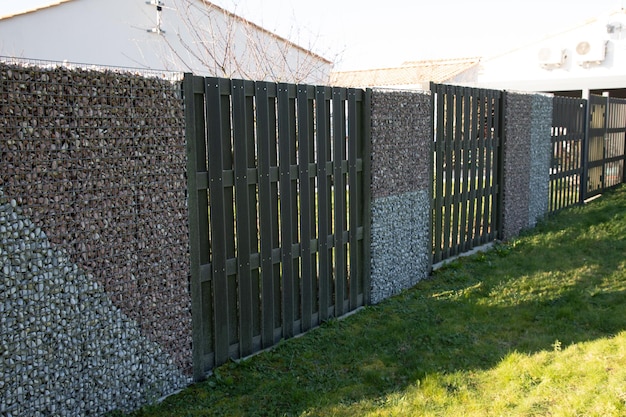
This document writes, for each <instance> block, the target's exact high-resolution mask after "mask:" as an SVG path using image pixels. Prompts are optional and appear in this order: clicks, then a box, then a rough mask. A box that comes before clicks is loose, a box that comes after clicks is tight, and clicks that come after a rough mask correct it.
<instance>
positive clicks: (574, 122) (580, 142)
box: [549, 97, 587, 212]
mask: <svg viewBox="0 0 626 417" xmlns="http://www.w3.org/2000/svg"><path fill="white" fill-rule="evenodd" d="M586 117H587V100H584V99H579V98H569V97H554V99H553V106H552V133H551V142H552V160H551V163H550V202H549V210H550V212H556V211H559V210H561V209H564V208H566V207H570V206H572V205H576V204H579V203H582V202H583V195H584V181H583V169H584V166H585V164H584V158H583V156H584V152H583V150H584V148H585V132H586V123H585V119H586Z"/></svg>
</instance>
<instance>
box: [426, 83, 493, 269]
mask: <svg viewBox="0 0 626 417" xmlns="http://www.w3.org/2000/svg"><path fill="white" fill-rule="evenodd" d="M431 96H432V100H433V106H432V108H433V123H434V142H433V143H434V152H433V154H434V171H433V172H434V190H433V236H432V242H433V263H437V262H439V261H441V260H443V259H446V258H449V257H451V256H454V255H457V254H460V253H462V252H466V251H468V250H471V249H472V248H474V247H476V246H480V245H483V244H485V243H488V242H490V241H493V240H495V239H496V238H497V237H498V235H499V232H500V231H499V228H500V227H501V224H500V223H501V220H500V219H501V216H500V207H501V201H500V200H501V193H500V181H501V180H500V177H501V169H502V168H501V159H502V158H501V155H500V150H501V146H500V144H501V138H502V132H501V129H502V123H501V117H502V92H501V91H495V90H484V89H475V88H467V87H458V86H451V85H441V84H431Z"/></svg>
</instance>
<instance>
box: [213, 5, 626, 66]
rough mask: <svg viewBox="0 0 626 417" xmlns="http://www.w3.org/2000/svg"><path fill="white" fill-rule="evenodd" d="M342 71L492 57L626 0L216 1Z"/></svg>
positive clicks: (576, 22) (612, 7) (579, 22)
mask: <svg viewBox="0 0 626 417" xmlns="http://www.w3.org/2000/svg"><path fill="white" fill-rule="evenodd" d="M213 2H214V3H216V4H218V5H220V6H222V7H224V8H226V9H229V10H233V11H234V12H235V13H237V14H239V15H241V16H244V17H245V18H247V19H249V20H251V21H253V22H255V23H257V24H260V25H261V26H263V27H265V28H267V29H269V30H273V31H275V32H276V33H278V34H280V35H282V36H285V37H287V38H289V39H291V40H293V41H295V42H296V43H298V44H300V45H302V46H304V47H310V49H312V50H314V51H315V52H318V53H320V54H321V55H322V56H325V57H326V58H328V59H330V60H333V61H335V68H336V69H339V70H350V69H365V68H384V67H389V66H394V65H399V64H401V63H402V62H404V61H411V60H420V59H435V58H454V57H470V56H484V57H487V56H490V55H493V54H495V53H497V52H502V51H504V50H509V49H512V48H511V46H515V45H519V44H520V43H521V44H523V43H524V42H525V41H526V40H533V39H537V38H543V37H544V36H545V35H548V34H551V33H554V32H556V31H559V30H563V29H566V28H570V27H573V26H576V25H578V24H581V23H583V22H585V21H586V20H588V19H590V18H594V17H602V16H603V15H604V16H606V14H607V12H609V11H612V10H615V11H616V10H619V9H620V8H621V7H622V4H623V3H626V2H625V1H624V0H518V1H511V0H430V1H420V0H384V1H373V0H213Z"/></svg>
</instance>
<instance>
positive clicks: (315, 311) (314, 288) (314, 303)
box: [305, 85, 320, 326]
mask: <svg viewBox="0 0 626 417" xmlns="http://www.w3.org/2000/svg"><path fill="white" fill-rule="evenodd" d="M306 90H307V97H308V103H309V111H308V114H307V117H308V118H309V121H308V123H307V125H308V128H309V133H308V137H309V140H308V143H307V146H308V147H309V150H308V153H309V162H308V163H309V174H308V175H309V179H308V181H309V201H310V205H311V215H310V217H309V230H310V233H311V236H310V239H311V243H310V245H309V250H310V253H309V254H308V255H307V254H305V256H308V257H309V258H310V265H311V286H310V291H309V294H308V297H309V299H310V300H311V301H310V302H311V326H317V325H319V323H320V321H319V303H318V297H319V289H318V279H317V276H318V265H317V253H318V251H319V249H318V247H317V242H318V240H317V219H318V217H319V215H318V213H317V180H316V178H317V165H316V164H317V161H316V158H315V149H316V143H315V119H316V117H317V110H316V108H315V94H316V93H315V87H314V86H312V85H308V86H307V87H306ZM307 291H308V290H307Z"/></svg>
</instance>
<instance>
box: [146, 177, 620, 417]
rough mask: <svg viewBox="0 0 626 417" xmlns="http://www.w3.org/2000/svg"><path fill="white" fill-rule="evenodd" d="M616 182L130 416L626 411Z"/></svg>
mask: <svg viewBox="0 0 626 417" xmlns="http://www.w3.org/2000/svg"><path fill="white" fill-rule="evenodd" d="M625 267H626V188H624V187H622V188H619V189H617V190H615V191H613V192H611V193H608V194H606V195H605V196H603V197H602V198H600V199H598V200H595V201H593V202H592V203H590V204H588V205H586V206H582V207H574V208H572V209H568V210H564V211H562V212H560V213H559V214H558V215H556V216H554V217H552V218H550V219H548V220H547V221H545V222H542V223H541V224H539V225H538V227H537V228H536V229H535V230H533V231H531V232H527V233H524V234H523V235H522V236H521V237H519V238H518V239H515V240H513V241H511V242H508V243H506V244H497V245H496V246H495V247H494V249H493V250H491V251H489V252H487V253H480V254H477V255H473V256H471V257H468V258H463V259H460V260H457V261H453V262H452V263H450V264H449V265H447V266H446V267H444V268H442V269H440V270H438V271H436V272H435V273H434V274H433V277H432V279H428V280H425V281H422V282H421V283H419V284H418V285H417V286H416V287H415V288H413V289H411V290H410V291H406V292H404V293H402V294H401V295H399V296H397V297H394V298H391V299H388V300H386V301H384V302H382V303H380V304H378V305H375V306H370V307H367V308H365V309H364V310H362V311H361V312H359V313H357V314H355V315H353V316H351V317H349V318H347V319H345V320H340V321H337V320H333V321H330V322H327V323H325V324H324V325H323V326H321V327H320V328H318V329H316V330H313V331H311V332H309V333H308V334H306V335H305V336H303V337H301V338H297V339H291V340H289V341H286V342H283V343H280V344H279V346H277V347H276V348H275V349H273V350H271V351H268V352H265V353H262V354H260V355H257V356H255V357H253V358H251V359H249V360H246V361H242V362H239V363H229V364H226V365H224V366H222V367H220V368H218V369H216V371H215V373H214V375H213V376H211V377H210V378H209V379H208V380H207V381H205V382H203V383H199V384H196V385H194V386H192V387H190V388H188V389H186V390H184V391H183V392H182V393H180V394H178V395H175V396H172V397H170V398H168V399H167V400H165V401H164V402H163V403H161V404H158V405H154V406H150V407H147V408H145V409H143V410H140V411H138V412H137V413H135V415H136V416H213V415H215V416H380V417H389V416H583V415H584V416H623V415H626V272H625Z"/></svg>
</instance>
